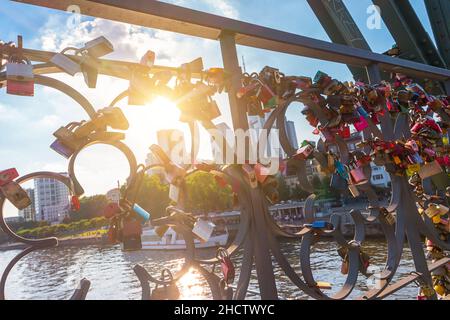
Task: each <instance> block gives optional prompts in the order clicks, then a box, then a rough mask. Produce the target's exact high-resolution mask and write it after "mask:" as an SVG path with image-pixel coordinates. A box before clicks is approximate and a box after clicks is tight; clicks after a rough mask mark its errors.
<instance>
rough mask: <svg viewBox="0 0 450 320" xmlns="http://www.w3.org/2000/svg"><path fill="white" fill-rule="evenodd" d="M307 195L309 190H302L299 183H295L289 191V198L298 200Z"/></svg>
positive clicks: (303, 198)
mask: <svg viewBox="0 0 450 320" xmlns="http://www.w3.org/2000/svg"><path fill="white" fill-rule="evenodd" d="M308 196H309V192H308V191H305V190H303V189H302V188H301V187H300V185H296V186H295V188H294V189H292V192H291V198H292V199H294V200H300V201H303V200H305V199H306V198H307V197H308Z"/></svg>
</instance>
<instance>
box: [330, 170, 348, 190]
mask: <svg viewBox="0 0 450 320" xmlns="http://www.w3.org/2000/svg"><path fill="white" fill-rule="evenodd" d="M330 187H331V188H333V189H336V190H345V189H347V188H348V184H347V180H345V179H344V178H342V177H341V175H339V174H338V173H334V174H333V175H332V176H331V180H330Z"/></svg>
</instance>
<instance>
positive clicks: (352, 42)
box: [308, 0, 372, 82]
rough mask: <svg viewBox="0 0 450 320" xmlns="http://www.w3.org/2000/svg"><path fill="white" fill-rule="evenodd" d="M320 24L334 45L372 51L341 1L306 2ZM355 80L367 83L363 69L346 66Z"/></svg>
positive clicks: (316, 0) (313, 0) (311, 0)
mask: <svg viewBox="0 0 450 320" xmlns="http://www.w3.org/2000/svg"><path fill="white" fill-rule="evenodd" d="M308 4H309V6H310V7H311V9H312V10H313V11H314V13H315V15H316V17H317V18H318V19H319V21H320V24H321V25H322V27H323V28H324V29H325V32H326V33H327V35H328V37H330V39H331V41H333V42H334V43H339V44H344V45H347V46H349V47H353V48H359V49H363V50H368V51H372V50H371V49H370V46H369V44H368V43H367V41H366V39H364V36H363V34H362V33H361V31H360V30H359V28H358V25H357V24H356V22H355V20H353V18H352V15H351V14H350V12H349V11H348V10H347V7H346V6H345V4H344V2H343V1H342V0H308ZM348 68H349V69H350V72H351V73H352V74H353V77H354V78H355V80H362V81H364V82H367V74H366V72H365V70H364V68H361V67H355V66H351V65H348Z"/></svg>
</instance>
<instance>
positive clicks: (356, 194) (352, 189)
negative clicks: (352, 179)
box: [348, 183, 360, 198]
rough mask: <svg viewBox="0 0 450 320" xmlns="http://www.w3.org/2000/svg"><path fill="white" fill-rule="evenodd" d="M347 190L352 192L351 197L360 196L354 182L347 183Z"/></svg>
mask: <svg viewBox="0 0 450 320" xmlns="http://www.w3.org/2000/svg"><path fill="white" fill-rule="evenodd" d="M348 190H349V191H350V193H351V194H352V196H353V198H357V197H359V196H360V193H359V190H358V188H357V187H356V186H355V185H354V184H351V183H349V184H348Z"/></svg>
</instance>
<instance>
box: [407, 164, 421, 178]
mask: <svg viewBox="0 0 450 320" xmlns="http://www.w3.org/2000/svg"><path fill="white" fill-rule="evenodd" d="M419 170H420V164H418V163H416V164H410V165H408V166H407V168H406V175H407V176H408V177H412V176H413V175H414V174H415V173H417V172H419Z"/></svg>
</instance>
